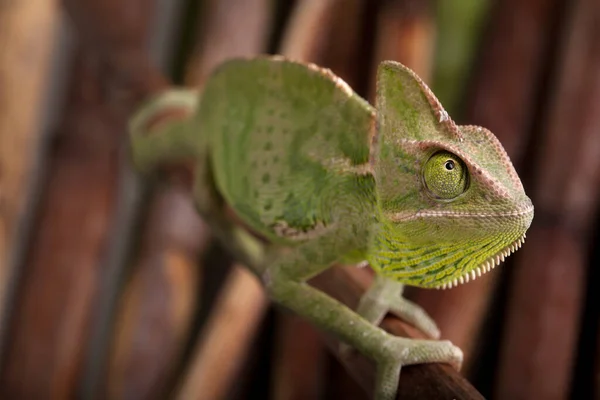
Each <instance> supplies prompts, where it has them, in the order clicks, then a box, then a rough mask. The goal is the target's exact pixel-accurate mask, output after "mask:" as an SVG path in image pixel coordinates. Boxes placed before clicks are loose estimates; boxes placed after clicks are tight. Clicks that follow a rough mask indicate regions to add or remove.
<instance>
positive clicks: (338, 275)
mask: <svg viewBox="0 0 600 400" xmlns="http://www.w3.org/2000/svg"><path fill="white" fill-rule="evenodd" d="M371 275H372V274H371V273H370V271H369V270H366V269H357V268H353V267H334V268H331V269H330V270H328V271H326V272H324V273H323V274H321V275H320V276H318V277H317V278H315V279H313V281H312V282H311V283H312V284H313V285H314V286H315V287H317V288H319V289H321V290H323V291H324V292H326V293H328V294H330V295H331V296H332V297H334V298H336V299H338V300H339V301H341V302H343V303H344V304H346V305H348V306H349V307H351V308H355V307H356V305H357V304H358V301H359V299H360V296H361V295H362V293H364V291H365V290H366V289H367V287H368V286H369V285H370V281H371ZM383 328H384V329H386V330H387V331H388V332H390V333H393V334H395V335H398V336H409V337H416V338H423V337H424V336H423V335H422V334H420V333H419V332H417V331H416V330H415V329H414V328H411V327H410V326H407V325H405V324H404V323H402V322H401V321H400V320H398V319H397V318H394V317H391V316H390V317H388V318H386V319H385V321H384V322H383ZM326 336H327V335H326ZM339 344H340V343H339V342H338V341H336V340H334V339H333V338H331V337H328V345H329V347H330V349H331V351H333V352H334V354H336V355H337V356H338V358H339V360H340V362H342V363H343V364H344V365H345V366H346V368H347V369H348V371H350V373H351V374H352V375H353V377H354V378H355V379H356V380H357V381H358V382H359V383H360V384H361V386H362V387H363V388H364V389H365V390H367V392H368V393H369V394H371V393H372V391H373V387H374V386H373V385H374V378H375V370H374V365H373V364H372V363H371V362H370V361H369V360H367V359H366V358H364V357H362V356H360V355H358V354H356V355H355V356H353V357H350V358H345V357H340V355H339V352H338V350H339ZM452 398H457V399H464V400H466V399H483V396H481V394H479V393H478V392H477V390H475V388H473V387H472V386H471V384H470V383H469V382H468V381H467V380H466V379H464V378H463V377H461V376H460V374H459V373H458V372H457V371H455V370H454V369H453V368H452V367H451V366H449V365H442V364H421V365H414V366H409V367H405V368H403V370H402V373H401V378H400V385H399V387H398V399H403V400H406V399H452Z"/></svg>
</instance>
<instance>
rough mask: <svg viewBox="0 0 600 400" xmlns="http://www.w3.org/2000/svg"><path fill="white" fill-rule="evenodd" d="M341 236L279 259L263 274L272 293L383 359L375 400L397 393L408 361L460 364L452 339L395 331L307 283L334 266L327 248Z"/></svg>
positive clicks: (371, 355)
mask: <svg viewBox="0 0 600 400" xmlns="http://www.w3.org/2000/svg"><path fill="white" fill-rule="evenodd" d="M340 234H342V233H341V232H335V233H332V235H331V236H330V237H323V238H318V239H315V240H313V241H309V242H307V243H305V244H303V245H301V246H300V247H298V248H295V249H293V250H292V251H291V252H285V253H283V252H282V253H280V254H278V255H277V256H276V257H273V258H272V259H271V262H270V264H269V265H268V266H267V267H266V269H265V273H264V275H263V279H264V282H265V287H266V289H267V291H268V293H269V295H270V297H271V298H272V299H273V300H274V301H275V302H276V303H278V304H280V305H282V306H284V307H286V308H288V309H290V310H292V311H293V312H295V313H297V314H299V315H301V316H303V317H304V318H306V319H308V320H309V321H311V322H312V323H313V324H315V325H316V326H317V327H319V328H321V329H324V330H326V331H328V332H330V333H332V334H334V335H335V336H336V337H337V338H338V339H339V340H341V341H342V342H344V343H346V344H348V345H350V346H352V347H353V348H355V349H356V350H358V351H359V352H361V353H362V354H364V355H365V356H367V357H369V358H371V359H373V360H374V361H375V362H376V363H377V377H376V387H375V398H376V399H378V400H388V399H393V398H394V397H395V395H396V390H397V386H398V380H399V378H400V370H401V368H402V366H403V365H411V364H420V363H432V362H447V363H451V364H453V365H454V366H455V367H457V368H460V364H461V362H462V352H461V350H460V349H459V348H457V347H455V346H454V345H452V343H450V342H449V341H439V340H418V339H409V338H403V337H397V336H394V335H391V334H389V333H387V332H385V331H384V330H383V329H381V328H379V327H377V326H375V325H373V324H372V323H370V322H369V321H368V320H367V319H365V318H363V317H361V316H360V315H359V314H357V313H356V312H354V311H352V310H351V309H349V308H348V307H346V306H345V305H343V304H342V303H340V302H338V301H337V300H335V299H333V298H331V297H330V296H328V295H327V294H325V293H323V292H321V291H319V290H317V289H315V288H313V287H311V286H309V285H308V284H307V283H306V280H307V279H309V278H310V277H312V276H314V275H315V274H318V273H319V272H321V271H323V270H325V269H327V268H328V267H329V266H330V265H331V260H330V259H328V257H327V256H326V255H323V254H322V253H321V250H322V249H332V248H335V246H333V247H332V246H331V244H333V243H339V242H338V240H339V238H340ZM328 236H329V235H328Z"/></svg>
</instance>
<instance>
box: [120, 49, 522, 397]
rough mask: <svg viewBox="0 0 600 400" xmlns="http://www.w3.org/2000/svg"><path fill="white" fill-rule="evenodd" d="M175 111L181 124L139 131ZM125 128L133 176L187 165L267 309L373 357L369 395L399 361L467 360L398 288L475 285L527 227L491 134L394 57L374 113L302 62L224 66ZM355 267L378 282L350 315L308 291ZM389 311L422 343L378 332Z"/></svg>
mask: <svg viewBox="0 0 600 400" xmlns="http://www.w3.org/2000/svg"><path fill="white" fill-rule="evenodd" d="M170 110H183V111H185V114H187V117H186V118H174V119H172V120H168V119H167V120H166V121H164V122H161V123H158V124H156V123H154V124H150V123H149V121H153V120H156V116H157V115H161V114H165V112H167V113H168V112H169V111H170ZM179 114H180V115H181V113H179ZM130 133H131V135H130V138H131V144H132V157H133V161H134V163H135V165H136V167H137V168H138V169H139V170H140V171H150V170H152V169H154V168H155V167H157V166H159V165H161V163H166V162H170V161H184V160H185V161H190V162H193V163H194V165H195V185H194V200H195V203H196V206H197V208H198V211H199V213H200V214H201V215H202V217H203V218H204V219H205V220H206V221H207V223H208V224H209V225H210V226H211V228H212V229H213V230H214V232H215V235H216V236H217V237H219V239H220V240H221V241H222V242H223V244H224V245H225V246H226V247H227V248H228V249H229V250H230V251H231V252H232V253H233V254H234V255H235V256H236V257H237V258H239V259H240V261H242V262H244V263H246V264H247V265H248V266H249V267H250V268H251V269H252V270H253V271H254V272H256V274H257V275H258V276H259V277H261V278H262V279H263V282H264V284H265V287H266V290H267V292H268V294H269V296H270V297H271V298H272V299H273V300H274V301H275V302H276V303H279V304H280V305H282V306H285V307H287V308H289V309H291V310H292V311H294V312H296V313H298V314H300V315H302V316H304V317H305V318H307V319H309V320H310V321H312V322H313V323H314V324H316V325H318V326H319V327H321V328H323V329H326V330H328V331H330V332H331V333H333V334H335V335H336V336H337V337H339V338H340V340H342V341H343V342H345V343H347V344H348V345H349V346H351V347H353V348H355V349H357V350H358V351H360V352H362V353H363V354H365V355H366V356H368V357H370V358H372V359H373V360H374V361H375V362H377V365H378V368H377V374H378V379H377V382H378V384H377V387H376V390H375V397H376V398H378V399H391V398H394V396H395V394H396V388H397V383H398V379H399V375H400V369H401V367H402V365H408V364H415V363H424V362H449V363H451V364H454V365H455V366H457V367H459V366H460V363H461V362H462V352H461V351H460V349H458V348H457V347H455V346H454V345H452V344H451V343H450V342H448V341H440V340H435V339H437V338H439V330H438V329H437V327H436V325H435V323H434V321H432V320H431V318H430V317H429V316H428V315H427V314H426V313H425V312H424V311H423V310H422V309H421V308H420V307H419V306H417V305H415V304H413V303H411V302H409V301H408V300H406V299H404V298H403V297H402V291H403V288H404V285H412V286H419V287H425V288H444V289H445V288H451V287H454V286H457V285H459V284H462V283H465V282H468V281H470V280H474V279H476V278H477V277H479V276H481V275H482V274H484V273H486V272H488V271H490V270H491V269H492V268H493V267H494V266H496V265H498V264H500V263H501V262H502V261H503V260H504V258H505V257H507V256H508V255H509V254H510V253H512V252H514V251H516V250H517V249H518V248H519V247H520V246H521V244H522V243H523V240H524V238H525V232H526V230H527V229H528V228H529V226H530V224H531V221H532V218H533V205H532V203H531V200H530V199H529V198H528V197H527V196H526V194H525V191H524V189H523V185H522V184H521V181H520V179H519V176H518V175H517V173H516V171H515V169H514V167H513V165H512V163H511V162H510V160H509V157H508V155H507V154H506V152H505V150H504V148H503V147H502V145H501V144H500V142H499V141H498V140H497V138H496V137H495V136H494V135H493V134H492V133H491V132H490V131H488V130H487V129H485V128H482V127H477V126H460V125H457V124H455V123H454V122H453V121H452V119H451V118H450V117H449V115H448V113H447V112H446V111H445V110H444V109H443V107H442V105H441V104H440V103H439V101H438V100H437V99H436V97H435V96H434V95H433V93H432V92H431V90H430V89H429V88H428V87H427V86H426V85H425V84H424V83H423V82H422V81H421V79H420V78H419V77H418V76H416V74H414V73H413V72H412V71H411V70H409V69H408V68H406V67H404V66H403V65H401V64H399V63H396V62H392V61H386V62H383V63H382V64H381V65H380V66H379V68H378V73H377V99H376V105H375V107H372V106H371V105H369V104H368V103H367V102H366V101H365V100H363V99H362V98H361V97H359V96H358V95H357V94H356V93H355V92H354V91H353V90H352V89H351V88H350V87H349V86H348V85H347V84H346V83H345V82H344V81H342V80H341V79H340V78H339V77H337V76H335V75H334V74H333V73H332V72H331V71H329V70H327V69H323V68H319V67H317V66H315V65H313V64H305V63H299V62H294V61H290V60H286V59H284V58H282V57H280V56H261V57H256V58H252V59H233V60H230V61H227V62H225V63H223V64H222V65H221V66H219V67H218V68H217V69H216V70H215V71H214V72H213V74H212V75H211V77H210V78H209V79H208V81H207V82H206V84H205V85H204V87H203V88H202V90H200V91H194V90H188V89H172V90H170V91H167V92H165V93H162V94H160V95H158V96H157V97H156V98H154V99H151V100H150V101H149V102H148V103H147V104H146V105H144V106H143V107H142V108H141V109H140V110H139V112H138V113H137V114H136V115H135V116H134V118H133V119H132V121H131V124H130ZM225 207H230V208H231V209H232V210H233V211H234V212H235V213H236V215H238V216H239V218H241V219H242V220H243V221H244V223H245V224H246V225H247V226H249V227H250V228H251V229H252V230H253V231H255V232H257V233H259V234H260V235H261V236H263V237H265V238H267V239H268V242H269V243H268V244H263V243H261V242H259V241H258V240H256V239H255V237H254V236H252V235H251V234H250V233H248V232H247V231H245V230H244V229H243V228H242V227H240V226H238V225H235V224H234V223H233V222H232V221H231V220H230V219H228V218H227V216H226V213H225ZM365 261H366V262H368V264H369V265H371V267H372V268H373V270H374V271H375V272H376V278H375V281H374V283H373V285H372V287H371V288H370V289H369V290H368V291H367V292H366V293H365V295H364V297H363V299H362V300H361V302H360V304H359V306H358V308H357V310H355V311H352V310H350V309H348V308H347V307H346V306H344V305H342V304H340V303H339V302H337V301H335V300H333V299H332V298H330V297H329V296H327V295H325V294H324V293H322V292H319V291H318V290H316V289H314V288H312V287H310V286H309V285H306V284H304V282H305V281H306V280H307V279H309V278H311V277H312V276H314V275H316V274H318V273H320V272H321V271H323V270H324V269H327V268H329V267H330V266H331V265H333V264H334V263H336V262H342V263H346V264H348V263H350V264H360V263H364V262H365ZM388 311H389V312H392V313H394V314H396V315H397V316H399V317H400V318H403V319H405V320H407V322H410V323H412V324H413V325H415V326H416V327H418V328H420V329H421V330H423V331H424V332H425V333H427V334H428V335H429V336H431V337H432V339H431V340H417V339H408V338H401V337H396V336H393V335H390V334H388V333H386V332H385V331H383V330H382V329H380V328H379V327H378V325H379V323H380V322H381V319H382V318H383V316H384V315H385V313H387V312H388Z"/></svg>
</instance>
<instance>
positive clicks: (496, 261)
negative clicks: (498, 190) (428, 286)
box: [435, 235, 525, 290]
mask: <svg viewBox="0 0 600 400" xmlns="http://www.w3.org/2000/svg"><path fill="white" fill-rule="evenodd" d="M524 242H525V235H523V236H522V237H521V238H519V239H518V240H516V241H515V242H514V243H512V244H511V245H510V246H508V247H506V248H504V249H503V250H501V251H500V252H498V253H497V254H496V255H495V256H492V257H490V258H489V259H488V260H487V261H486V262H485V263H483V265H481V266H479V267H477V268H474V269H472V270H471V271H469V272H467V273H466V274H464V275H462V276H460V277H458V278H454V280H452V281H449V282H446V283H444V284H443V285H440V286H436V287H435V288H436V289H442V290H443V289H452V288H453V287H456V286H458V285H462V284H464V283H467V282H469V281H474V280H475V279H477V278H479V277H480V276H482V275H484V274H485V273H486V272H490V271H491V270H492V269H494V268H495V267H496V265H500V263H501V262H503V261H504V259H505V258H506V257H508V256H509V255H510V254H512V253H514V252H515V251H517V250H518V249H519V248H521V246H522V245H523V243H524Z"/></svg>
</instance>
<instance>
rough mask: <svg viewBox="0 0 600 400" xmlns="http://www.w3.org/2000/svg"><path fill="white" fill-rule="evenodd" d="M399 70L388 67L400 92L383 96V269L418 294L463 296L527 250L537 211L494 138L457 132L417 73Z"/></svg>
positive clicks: (379, 170) (379, 250)
mask: <svg viewBox="0 0 600 400" xmlns="http://www.w3.org/2000/svg"><path fill="white" fill-rule="evenodd" d="M391 67H393V68H392V69H391V71H390V70H389V69H388V71H383V72H382V71H381V68H382V67H380V76H379V85H380V86H381V85H386V84H390V83H392V84H395V85H396V86H395V90H387V89H384V90H380V91H379V93H378V111H379V113H380V114H379V130H378V133H377V136H378V137H377V139H376V141H377V147H378V148H377V151H376V153H375V154H374V155H373V157H374V158H373V160H372V161H373V164H374V169H375V173H376V179H377V191H378V197H379V214H380V219H381V220H382V224H381V225H382V229H381V230H380V233H379V235H377V236H378V239H376V240H375V247H376V249H375V250H374V254H375V255H374V264H376V265H375V268H376V269H379V270H380V272H381V273H383V274H384V275H387V276H390V277H393V278H395V279H397V280H399V281H402V282H405V283H407V284H411V285H414V286H421V287H432V288H436V287H438V288H449V287H453V286H456V285H458V284H461V283H465V282H468V281H470V280H473V279H476V278H477V277H478V276H481V275H482V274H484V273H485V272H488V271H490V270H491V269H492V268H494V267H495V266H496V265H498V264H499V263H501V262H502V261H504V258H505V257H506V256H508V255H509V254H510V253H512V252H514V251H516V250H517V249H518V248H519V247H520V246H521V244H522V243H523V240H524V238H525V232H526V231H527V229H528V228H529V226H530V224H531V221H532V219H533V205H532V202H531V200H530V199H529V197H527V195H526V194H525V191H524V188H523V185H522V184H521V180H520V179H519V176H518V175H517V173H516V171H515V169H514V167H513V165H512V163H511V161H510V159H509V157H508V155H507V153H506V151H505V150H504V148H503V147H502V145H501V144H500V142H499V141H498V139H497V138H496V137H495V136H494V135H493V134H492V133H491V132H490V131H489V130H487V129H485V128H482V127H477V126H458V125H456V124H455V123H454V122H453V121H452V120H451V119H450V118H449V117H448V114H447V113H446V112H445V111H444V110H443V108H442V106H441V105H440V104H439V102H438V101H437V99H436V98H435V97H434V96H433V94H432V93H431V91H430V90H429V89H428V88H427V87H426V86H425V84H424V83H423V82H421V81H420V79H418V77H416V75H414V73H412V71H410V70H408V69H406V68H405V67H402V66H399V65H393V64H392V65H391ZM386 74H387V75H388V76H387V77H386V76H385V75H386ZM381 75H384V77H383V78H382V76H381ZM382 80H383V82H382ZM398 86H400V87H401V88H402V89H401V90H398ZM382 89H383V88H382ZM407 109H408V110H409V112H407V111H406V110H407Z"/></svg>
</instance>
